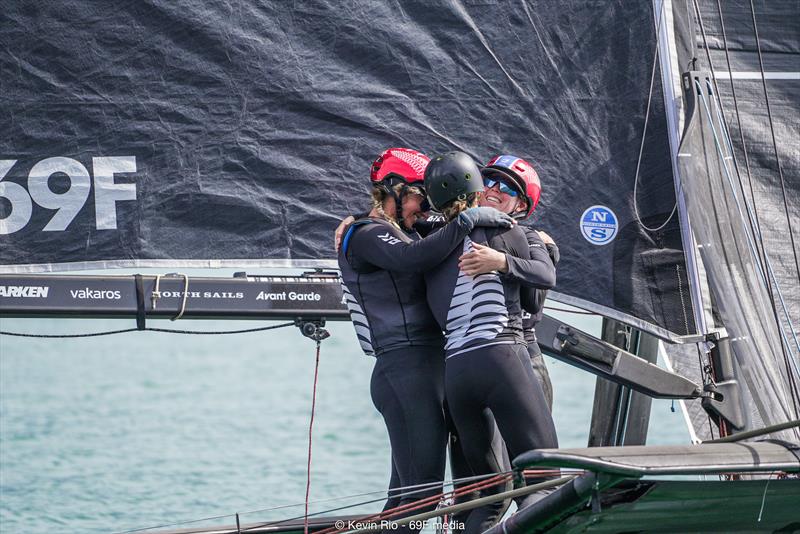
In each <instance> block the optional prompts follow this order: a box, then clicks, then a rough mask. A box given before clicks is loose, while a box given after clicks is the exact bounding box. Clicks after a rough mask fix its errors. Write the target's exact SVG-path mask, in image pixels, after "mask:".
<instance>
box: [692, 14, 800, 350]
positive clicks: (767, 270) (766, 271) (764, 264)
mask: <svg viewBox="0 0 800 534" xmlns="http://www.w3.org/2000/svg"><path fill="white" fill-rule="evenodd" d="M694 7H695V12H696V14H697V19H698V22H699V24H700V32H701V35H702V36H703V46H704V48H705V52H706V58H707V59H708V64H709V68H710V69H711V79H712V81H713V84H714V93H715V95H716V98H715V99H714V102H715V104H717V105H718V109H719V111H720V113H721V114H722V121H721V123H722V129H723V132H724V135H725V140H726V141H727V143H728V146H729V150H730V152H731V156H732V157H733V166H734V170H735V171H736V177H737V181H738V183H739V188H740V189H741V190H742V198H743V200H744V203H745V207H746V214H747V220H748V222H749V224H750V228H751V231H752V232H753V236H754V238H755V239H757V243H758V246H756V247H755V248H756V259H757V260H758V263H759V266H760V267H761V274H762V277H763V279H764V285H765V286H766V288H767V296H768V297H769V301H770V305H771V306H772V311H773V315H774V316H775V322H776V323H777V325H778V328H779V329H782V328H783V327H782V326H781V322H780V318H779V317H778V309H777V304H776V303H775V296H774V295H773V291H775V292H777V293H778V296H779V298H780V300H781V304H782V305H783V307H784V313H785V314H786V317H787V321H788V322H789V326H790V328H791V330H792V332H793V333H794V325H792V321H791V317H790V316H789V312H788V310H787V309H786V304H785V303H784V301H783V294H782V292H781V290H780V286H779V285H778V281H777V278H775V275H774V273H772V269H771V265H770V261H769V255H768V254H767V249H766V246H765V245H764V235H763V232H762V231H761V222H760V219H759V216H758V206H757V204H756V202H755V193H754V191H753V182H752V175H751V173H750V159H749V156H748V153H747V145H746V144H745V142H744V133H743V129H742V122H741V114H740V113H739V106H738V102H737V100H736V89H735V85H734V83H733V75H732V74H731V72H732V68H731V63H730V53H729V49H728V41H727V37H726V34H725V24H724V20H723V18H722V8H721V6H720V4H719V0H717V11H718V13H719V17H720V25H721V28H722V32H723V33H722V35H723V44H724V46H725V58H726V63H727V65H728V74H729V78H730V83H731V92H732V94H733V98H734V109H735V112H736V120H737V124H738V125H739V135H740V138H741V140H742V150H743V152H744V156H745V162H746V164H747V176H748V180H749V184H750V196H751V199H752V205H753V207H752V213H751V208H750V204H748V202H747V194H746V193H745V190H744V185H743V184H742V177H741V172H740V170H739V163H738V159H737V157H736V151H735V150H734V149H733V145H732V143H731V141H730V133H729V132H730V128H729V126H728V120H727V117H726V115H725V108H724V106H723V105H722V102H721V101H719V100H720V97H719V95H720V92H719V85H718V84H717V77H716V69H715V68H714V63H713V61H712V60H711V50H710V47H709V45H708V39H707V37H706V31H705V25H704V24H703V18H702V16H701V14H700V5H699V4H698V1H697V0H694ZM753 16H755V15H753ZM761 72H762V78H763V72H764V71H763V69H762V71H761ZM764 83H766V82H764ZM765 94H766V93H765ZM717 101H719V102H717ZM717 105H715V107H717ZM771 124H772V119H771V118H770V125H771ZM776 154H777V149H776ZM731 187H732V188H733V186H732V185H731ZM754 218H755V225H754V224H753V219H754ZM790 230H791V228H790ZM762 257H763V258H762ZM770 275H772V276H771V277H770ZM773 284H774V287H773ZM794 335H795V341H796V340H797V335H796V334H794ZM798 349H800V345H798ZM784 356H785V354H784Z"/></svg>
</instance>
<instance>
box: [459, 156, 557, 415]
mask: <svg viewBox="0 0 800 534" xmlns="http://www.w3.org/2000/svg"><path fill="white" fill-rule="evenodd" d="M481 174H482V175H483V183H484V193H483V196H482V197H481V199H480V202H479V205H481V206H490V207H493V208H497V209H498V210H500V211H502V212H504V213H508V214H509V215H511V216H512V217H514V218H515V219H518V220H524V219H528V218H529V217H530V216H531V214H532V213H533V211H534V210H535V209H536V206H537V205H538V204H539V198H540V196H541V192H542V186H541V182H540V180H539V175H538V173H537V172H536V169H534V168H533V165H531V164H530V163H528V162H527V161H525V160H524V159H522V158H519V157H517V156H512V155H508V154H502V155H499V156H495V157H493V158H492V159H490V160H489V162H488V163H487V164H486V166H485V167H483V169H482V170H481ZM520 228H522V229H523V230H524V231H525V235H526V237H527V239H528V245H529V246H530V247H538V248H541V247H544V248H545V249H546V250H547V252H548V255H549V257H550V260H551V261H552V263H553V266H554V267H555V266H556V265H557V264H558V260H559V257H560V256H559V251H558V246H556V243H555V242H554V241H553V240H552V238H551V237H550V236H549V235H547V234H546V233H545V232H542V231H536V230H534V229H533V228H531V227H530V226H522V225H521V226H520ZM507 260H508V258H507V257H506V255H505V254H501V253H499V252H497V251H496V250H494V249H491V248H489V247H483V246H480V245H477V246H476V247H475V250H474V251H473V252H470V253H469V254H465V255H464V256H463V257H462V258H461V264H460V267H461V269H462V270H463V271H464V272H465V273H467V274H469V275H470V276H477V275H479V274H484V273H488V272H491V271H500V272H507V271H508V265H507ZM512 261H513V260H512ZM533 297H534V298H533V299H523V302H522V305H523V308H524V309H525V311H526V312H527V313H525V314H524V315H523V322H522V325H523V328H524V329H525V341H526V342H527V343H528V353H529V355H530V359H531V365H532V366H533V371H534V374H535V375H536V377H537V378H538V380H539V383H540V384H541V386H542V390H543V391H544V396H545V399H546V400H547V405H548V407H549V409H550V410H551V411H552V409H553V386H552V382H551V381H550V374H549V373H548V371H547V367H546V366H545V362H544V357H543V356H542V351H541V349H540V348H539V345H538V343H537V341H536V330H535V326H536V324H537V323H538V322H539V321H541V320H542V310H543V308H544V302H545V299H546V298H547V290H546V289H539V290H537V291H536V292H535V294H534V295H533Z"/></svg>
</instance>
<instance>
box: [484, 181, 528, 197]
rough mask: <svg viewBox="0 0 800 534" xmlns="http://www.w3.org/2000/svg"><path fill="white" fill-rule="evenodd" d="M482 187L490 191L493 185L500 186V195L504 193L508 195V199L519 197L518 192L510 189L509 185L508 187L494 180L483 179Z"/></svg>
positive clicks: (502, 182)
mask: <svg viewBox="0 0 800 534" xmlns="http://www.w3.org/2000/svg"><path fill="white" fill-rule="evenodd" d="M483 185H484V186H486V189H491V188H492V187H494V186H495V185H499V186H500V192H501V193H505V194H506V195H508V196H510V197H516V196H518V195H519V192H518V191H517V190H516V189H515V188H513V187H511V186H510V185H508V184H507V183H505V182H504V181H502V180H497V179H495V178H484V179H483Z"/></svg>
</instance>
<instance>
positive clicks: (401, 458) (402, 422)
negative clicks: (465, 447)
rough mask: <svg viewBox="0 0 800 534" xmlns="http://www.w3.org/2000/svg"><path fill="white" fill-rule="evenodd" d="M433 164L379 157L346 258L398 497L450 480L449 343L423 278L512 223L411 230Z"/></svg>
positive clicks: (497, 220)
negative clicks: (470, 241) (464, 246)
mask: <svg viewBox="0 0 800 534" xmlns="http://www.w3.org/2000/svg"><path fill="white" fill-rule="evenodd" d="M428 161H429V160H428V158H427V157H426V156H425V155H424V154H421V153H419V152H417V151H415V150H411V149H406V148H392V149H389V150H387V151H385V152H384V153H383V154H381V156H380V157H379V158H378V159H377V160H375V163H374V164H373V166H372V172H371V174H370V178H371V181H372V184H373V188H372V193H371V195H372V210H371V211H370V213H369V214H368V215H367V216H366V217H362V218H360V219H359V220H356V221H355V222H353V223H352V224H350V225H349V227H348V228H347V229H346V231H345V232H344V237H343V239H342V246H341V248H340V250H339V267H340V269H341V271H342V290H343V292H344V297H345V299H346V302H347V306H348V309H349V310H350V317H351V320H352V322H353V326H354V327H355V330H356V335H357V337H358V340H359V342H360V344H361V347H362V349H363V350H364V352H365V353H366V354H368V355H372V356H375V357H376V362H375V368H374V370H373V373H372V379H371V382H370V393H371V396H372V400H373V402H374V404H375V407H376V408H377V409H378V411H379V412H380V413H381V415H382V416H383V418H384V421H385V423H386V428H387V430H388V432H389V441H390V443H391V449H392V479H391V482H390V489H391V488H395V487H400V486H413V485H417V484H426V483H436V482H441V481H442V480H443V478H444V469H445V447H446V441H447V430H446V428H445V421H444V410H443V402H444V384H443V376H444V370H443V366H444V361H443V358H442V353H443V348H442V347H443V345H444V340H443V337H442V332H441V330H440V329H439V328H438V326H436V322H435V321H434V320H433V317H432V316H431V312H430V310H429V309H428V306H427V305H426V301H425V283H424V280H423V278H422V276H421V275H420V274H419V273H420V272H422V271H425V270H427V269H430V268H431V267H433V266H435V265H436V264H437V263H439V262H440V261H441V260H442V259H443V258H444V257H445V256H447V255H448V254H449V253H450V252H451V251H452V250H454V249H455V248H456V247H457V246H458V245H459V244H460V243H461V242H462V241H463V239H464V237H465V236H466V235H467V234H468V233H469V232H470V231H472V229H473V228H474V227H476V226H511V225H512V224H513V220H512V219H511V218H510V217H509V216H508V215H506V214H504V213H501V212H499V211H497V210H494V209H491V208H476V209H475V210H468V211H466V212H464V213H463V214H461V215H459V217H458V218H456V219H454V220H453V222H451V223H450V224H448V225H447V226H445V227H444V228H442V229H441V230H439V231H438V232H436V233H434V234H432V235H430V236H428V237H426V238H425V239H422V238H421V237H420V236H419V235H417V234H416V233H415V232H413V231H409V229H410V228H411V227H412V226H413V223H414V222H415V220H416V219H417V218H419V215H420V214H421V212H422V209H423V208H424V206H423V204H424V201H425V196H424V190H423V189H422V179H423V174H424V170H425V168H426V166H427V164H428ZM475 180H476V181H479V180H480V174H479V173H476V176H475ZM401 225H402V227H403V228H404V229H403V228H401ZM438 492H440V488H438V489H437V488H436V487H435V486H432V487H431V489H430V490H429V491H428V492H426V493H424V494H415V495H414V496H408V497H402V498H400V497H394V498H390V499H389V501H387V504H386V508H392V507H395V506H398V505H401V504H406V503H410V502H413V501H414V500H416V499H419V498H423V497H426V496H428V495H433V494H436V493H438ZM433 507H435V504H434V505H431V508H433Z"/></svg>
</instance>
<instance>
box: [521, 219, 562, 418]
mask: <svg viewBox="0 0 800 534" xmlns="http://www.w3.org/2000/svg"><path fill="white" fill-rule="evenodd" d="M523 229H524V230H525V235H526V237H527V238H528V246H530V247H541V246H544V247H545V248H546V249H547V253H548V255H549V256H550V260H551V261H552V262H553V267H557V266H558V260H559V259H560V255H559V252H558V247H557V246H556V245H555V243H553V244H547V245H545V244H544V242H543V241H542V240H541V238H540V237H539V234H538V233H536V230H534V229H533V228H531V227H529V226H525V227H523ZM532 296H533V299H531V300H530V301H528V300H527V299H523V302H522V308H523V313H522V328H523V329H524V330H525V342H526V343H527V344H528V354H529V355H530V357H531V366H532V367H533V374H535V375H536V378H537V379H538V380H539V383H540V384H541V385H542V390H543V391H544V398H545V399H546V400H547V406H548V407H549V408H550V411H551V412H552V411H553V384H552V382H551V381H550V373H549V372H548V371H547V366H546V365H545V363H544V356H542V350H541V349H540V348H539V343H538V342H537V339H536V325H537V324H538V323H539V321H541V320H542V314H543V313H544V302H545V299H547V290H546V289H538V290H536V291H535V292H534V293H533V295H532Z"/></svg>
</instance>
